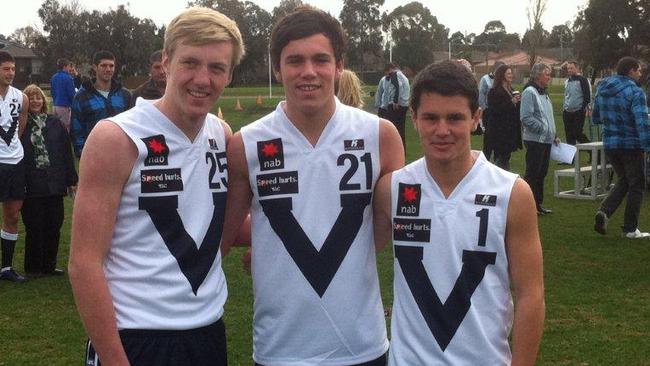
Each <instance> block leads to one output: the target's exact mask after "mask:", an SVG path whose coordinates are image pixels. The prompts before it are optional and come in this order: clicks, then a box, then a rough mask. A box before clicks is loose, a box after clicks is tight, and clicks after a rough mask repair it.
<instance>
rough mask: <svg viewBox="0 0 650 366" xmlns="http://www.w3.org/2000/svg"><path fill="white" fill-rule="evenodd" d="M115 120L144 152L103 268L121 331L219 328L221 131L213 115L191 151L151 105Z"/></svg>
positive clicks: (222, 294) (222, 284)
mask: <svg viewBox="0 0 650 366" xmlns="http://www.w3.org/2000/svg"><path fill="white" fill-rule="evenodd" d="M110 120H111V121H113V122H115V123H116V124H117V125H118V126H119V127H120V128H121V129H122V130H123V131H124V132H125V133H126V134H127V135H128V136H129V137H130V138H131V140H132V141H133V143H134V144H135V146H136V147H137V148H138V158H137V160H136V161H135V164H134V166H133V170H132V172H131V175H130V176H129V179H128V181H127V182H126V184H125V186H124V190H123V191H122V199H121V202H120V206H119V211H118V214H117V220H116V223H115V230H114V234H113V241H112V244H111V248H110V250H109V252H108V255H107V257H106V261H105V263H104V273H105V274H106V278H107V280H108V284H109V287H110V291H111V295H112V297H113V304H114V306H115V312H116V315H117V326H118V328H119V329H177V330H183V329H193V328H197V327H202V326H205V325H208V324H211V323H213V322H215V321H217V320H218V319H219V318H220V317H221V315H222V314H223V305H224V303H225V301H226V297H227V289H226V280H225V277H224V274H223V271H222V269H221V253H220V251H219V244H220V242H221V232H222V229H223V214H224V210H225V199H226V191H227V188H226V183H227V172H226V168H227V165H226V152H225V151H226V150H225V147H226V141H225V134H224V129H223V126H222V125H221V123H220V121H219V120H218V119H217V117H216V116H214V115H211V114H208V115H207V117H206V119H205V123H204V124H203V128H202V129H201V130H200V131H199V133H198V135H197V136H196V138H195V140H194V142H193V143H192V142H190V141H189V139H188V138H187V136H186V135H185V134H184V133H183V132H181V130H179V129H178V128H177V127H176V125H174V124H173V123H172V122H171V121H170V120H169V119H168V118H167V117H166V116H165V115H163V114H162V113H161V112H160V111H159V110H158V109H157V108H156V107H155V106H154V105H153V104H151V103H138V105H136V106H135V107H134V108H132V109H130V110H128V111H126V112H124V113H121V114H119V115H117V116H114V117H111V118H110ZM107 153H109V154H110V151H108V152H107ZM106 174H110V172H106Z"/></svg>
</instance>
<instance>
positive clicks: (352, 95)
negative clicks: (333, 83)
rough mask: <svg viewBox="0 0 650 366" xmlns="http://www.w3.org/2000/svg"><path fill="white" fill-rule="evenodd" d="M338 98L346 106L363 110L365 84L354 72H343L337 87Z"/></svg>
mask: <svg viewBox="0 0 650 366" xmlns="http://www.w3.org/2000/svg"><path fill="white" fill-rule="evenodd" d="M336 97H337V98H339V100H340V101H341V103H343V104H345V105H349V106H351V107H355V108H363V97H364V93H363V83H362V82H361V80H359V77H358V76H357V74H355V73H354V71H351V70H347V69H345V70H343V72H342V73H341V78H340V79H339V82H338V85H337V92H336Z"/></svg>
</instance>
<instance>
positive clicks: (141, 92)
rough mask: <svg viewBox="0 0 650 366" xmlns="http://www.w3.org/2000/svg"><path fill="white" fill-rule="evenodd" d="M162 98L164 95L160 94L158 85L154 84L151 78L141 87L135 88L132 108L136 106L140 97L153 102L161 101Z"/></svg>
mask: <svg viewBox="0 0 650 366" xmlns="http://www.w3.org/2000/svg"><path fill="white" fill-rule="evenodd" d="M162 96H163V93H161V92H160V89H158V87H157V86H156V83H154V81H153V79H151V78H149V80H147V81H145V82H144V83H142V84H141V85H140V86H138V87H137V88H135V89H134V90H133V93H131V108H133V107H134V106H135V101H136V99H138V97H142V98H143V99H147V100H151V99H160V98H162Z"/></svg>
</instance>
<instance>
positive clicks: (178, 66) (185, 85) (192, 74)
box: [162, 42, 233, 121]
mask: <svg viewBox="0 0 650 366" xmlns="http://www.w3.org/2000/svg"><path fill="white" fill-rule="evenodd" d="M232 59H233V45H232V43H231V42H212V43H208V44H205V45H202V46H188V45H186V44H183V43H181V44H179V45H178V46H177V47H176V49H175V50H174V53H173V55H172V57H171V58H170V57H169V56H168V55H167V54H166V53H165V54H163V60H162V62H163V68H164V71H165V73H166V75H167V87H166V89H165V95H164V97H163V99H164V100H165V101H168V102H169V103H170V107H171V108H170V113H172V114H173V115H172V116H170V117H171V118H170V119H172V120H183V121H185V120H192V121H194V120H200V121H202V120H203V119H204V118H205V116H206V114H208V112H210V110H212V107H213V106H214V104H215V102H216V101H217V99H219V97H220V96H221V93H223V89H224V88H225V87H226V86H227V85H228V84H229V83H230V80H231V76H232Z"/></svg>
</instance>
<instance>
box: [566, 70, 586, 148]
mask: <svg viewBox="0 0 650 366" xmlns="http://www.w3.org/2000/svg"><path fill="white" fill-rule="evenodd" d="M566 71H567V75H568V76H569V78H568V79H567V80H566V81H565V83H564V106H563V111H562V119H563V120H564V133H565V135H566V142H567V144H571V145H575V144H576V142H579V143H581V144H582V143H585V142H589V138H587V135H585V133H584V132H583V126H584V124H585V117H586V115H587V110H588V109H589V103H591V85H589V81H588V80H587V78H585V77H584V76H582V75H580V69H579V67H578V63H577V62H575V61H569V62H567V64H566Z"/></svg>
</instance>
